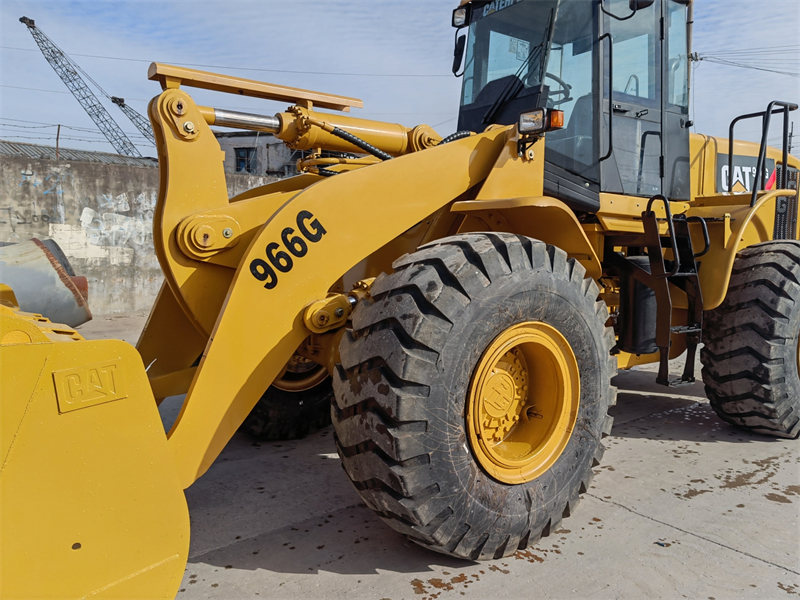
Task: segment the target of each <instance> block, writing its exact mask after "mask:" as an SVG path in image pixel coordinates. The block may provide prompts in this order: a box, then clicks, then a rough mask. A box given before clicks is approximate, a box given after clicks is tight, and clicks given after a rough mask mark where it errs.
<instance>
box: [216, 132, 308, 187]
mask: <svg viewBox="0 0 800 600" xmlns="http://www.w3.org/2000/svg"><path fill="white" fill-rule="evenodd" d="M214 135H216V136H217V141H218V142H219V145H220V148H222V150H223V151H224V152H225V172H226V173H249V174H251V175H269V176H272V177H290V176H292V175H296V174H297V168H296V166H295V163H296V162H297V159H298V158H300V152H297V151H294V150H291V149H290V148H288V147H287V146H286V144H284V143H283V141H282V140H279V139H278V138H276V137H275V136H273V135H271V134H269V133H255V132H251V131H236V132H220V131H215V132H214Z"/></svg>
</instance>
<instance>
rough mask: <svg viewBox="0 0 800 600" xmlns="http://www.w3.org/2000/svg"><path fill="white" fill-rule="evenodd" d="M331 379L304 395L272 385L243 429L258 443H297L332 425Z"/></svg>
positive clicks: (245, 421) (245, 422)
mask: <svg viewBox="0 0 800 600" xmlns="http://www.w3.org/2000/svg"><path fill="white" fill-rule="evenodd" d="M332 400H333V388H332V385H331V379H330V377H329V378H327V379H326V380H325V381H323V382H322V383H320V384H319V385H316V386H314V387H313V388H311V389H309V390H305V391H302V392H289V391H285V390H281V389H278V388H277V387H275V386H270V387H269V389H267V391H266V392H264V395H263V396H261V398H260V399H259V401H258V404H256V405H255V406H254V407H253V410H251V411H250V414H249V415H248V416H247V418H246V419H245V420H244V423H242V425H241V427H240V429H241V430H242V431H244V432H246V433H248V434H250V435H252V436H253V437H255V438H257V439H259V440H264V441H267V440H296V439H300V438H303V437H305V436H306V435H308V434H309V433H313V432H315V431H319V430H320V429H323V428H325V427H327V426H328V425H330V424H331V401H332Z"/></svg>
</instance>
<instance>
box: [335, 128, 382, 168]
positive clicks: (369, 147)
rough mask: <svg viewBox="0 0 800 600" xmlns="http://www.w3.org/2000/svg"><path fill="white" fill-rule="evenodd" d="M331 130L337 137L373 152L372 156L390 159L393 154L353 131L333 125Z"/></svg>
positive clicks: (365, 150) (370, 152)
mask: <svg viewBox="0 0 800 600" xmlns="http://www.w3.org/2000/svg"><path fill="white" fill-rule="evenodd" d="M329 131H330V132H331V133H332V134H333V135H335V136H336V137H338V138H341V139H343V140H345V141H347V142H350V143H351V144H353V145H354V146H356V147H358V148H361V149H362V150H363V151H364V152H367V153H369V154H372V156H376V157H378V158H380V159H381V160H390V159H391V158H392V155H391V154H387V153H386V152H384V151H383V150H378V149H377V148H376V147H375V146H373V145H372V144H370V143H369V142H365V141H364V140H362V139H361V138H359V137H356V136H354V135H353V134H352V133H348V132H346V131H345V130H344V129H339V128H338V127H333V128H332V129H330V130H329Z"/></svg>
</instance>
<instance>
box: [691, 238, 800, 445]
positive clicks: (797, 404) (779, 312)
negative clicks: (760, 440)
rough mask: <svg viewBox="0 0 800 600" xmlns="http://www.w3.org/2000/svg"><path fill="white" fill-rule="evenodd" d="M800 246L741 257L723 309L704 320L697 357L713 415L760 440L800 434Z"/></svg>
mask: <svg viewBox="0 0 800 600" xmlns="http://www.w3.org/2000/svg"><path fill="white" fill-rule="evenodd" d="M798 332H800V242H795V241H785V240H783V241H772V242H765V243H763V244H757V245H754V246H750V247H749V248H746V249H744V250H742V251H741V252H740V253H739V254H738V255H737V256H736V260H735V262H734V264H733V272H732V274H731V281H730V284H729V286H728V293H727V295H726V297H725V300H724V301H723V303H722V304H721V305H720V306H719V307H718V308H716V309H715V310H713V311H709V312H707V313H706V328H705V333H704V338H705V340H704V341H705V346H704V347H703V349H702V351H701V353H700V360H701V361H702V363H703V381H704V383H705V386H706V395H707V396H708V399H709V401H710V403H711V407H712V408H713V409H714V411H715V412H716V413H717V415H719V417H720V418H721V419H723V420H724V421H727V422H728V423H731V424H733V425H736V426H737V427H741V428H743V429H747V430H750V431H753V432H756V433H762V434H765V435H771V436H776V437H784V438H796V437H797V436H798V434H800V375H798Z"/></svg>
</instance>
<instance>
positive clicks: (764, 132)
mask: <svg viewBox="0 0 800 600" xmlns="http://www.w3.org/2000/svg"><path fill="white" fill-rule="evenodd" d="M775 106H780V107H782V108H779V109H777V110H775ZM795 110H797V104H794V103H792V102H782V101H780V100H774V101H772V102H770V103H769V105H768V106H767V110H765V111H762V112H757V113H750V114H747V115H741V116H739V117H736V118H735V119H734V120H733V121H731V125H730V127H729V128H728V192H731V190H733V140H734V137H733V130H734V127H735V126H736V124H737V123H738V122H739V121H743V120H745V119H754V118H756V117H761V119H762V123H761V145H760V146H759V149H758V160H757V161H756V175H755V179H754V180H753V191H752V196H751V197H750V206H751V207H753V206H755V205H756V198H757V197H758V192H759V181H762V182H763V180H764V163H765V162H766V156H767V136H768V135H769V124H770V119H771V118H772V115H773V114H775V113H781V112H782V113H783V153H782V160H783V163H782V165H783V169H782V177H781V179H782V181H781V186H780V187H784V188H785V187H786V183H787V182H788V181H789V179H788V177H789V171H788V168H787V167H788V165H787V162H788V160H789V113H790V112H792V111H795ZM776 187H778V185H777V181H776Z"/></svg>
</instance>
